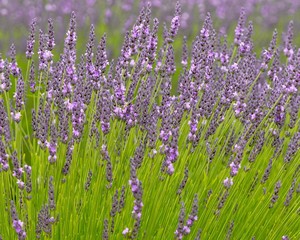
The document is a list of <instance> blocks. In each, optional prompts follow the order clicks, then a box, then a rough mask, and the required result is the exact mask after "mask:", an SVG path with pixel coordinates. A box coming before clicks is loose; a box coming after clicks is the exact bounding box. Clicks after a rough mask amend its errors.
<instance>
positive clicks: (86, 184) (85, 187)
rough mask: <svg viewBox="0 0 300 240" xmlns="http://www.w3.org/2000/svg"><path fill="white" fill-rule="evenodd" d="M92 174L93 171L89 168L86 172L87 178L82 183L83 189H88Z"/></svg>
mask: <svg viewBox="0 0 300 240" xmlns="http://www.w3.org/2000/svg"><path fill="white" fill-rule="evenodd" d="M92 176H93V173H92V171H91V170H89V173H88V176H87V179H86V182H85V185H84V189H85V191H88V190H89V188H90V185H91V181H92Z"/></svg>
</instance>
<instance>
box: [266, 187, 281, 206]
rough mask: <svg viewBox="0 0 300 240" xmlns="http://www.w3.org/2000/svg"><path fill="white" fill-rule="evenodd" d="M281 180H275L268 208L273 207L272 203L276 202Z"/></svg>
mask: <svg viewBox="0 0 300 240" xmlns="http://www.w3.org/2000/svg"><path fill="white" fill-rule="evenodd" d="M281 186H282V185H281V181H278V182H276V185H275V187H274V193H273V195H272V198H271V203H270V206H269V207H270V208H272V207H273V205H274V204H275V203H276V202H277V199H278V197H279V196H278V195H279V190H280V188H281Z"/></svg>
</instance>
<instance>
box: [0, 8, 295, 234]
mask: <svg viewBox="0 0 300 240" xmlns="http://www.w3.org/2000/svg"><path fill="white" fill-rule="evenodd" d="M181 18H182V10H181V6H180V5H179V3H177V5H176V11H175V15H174V16H173V18H172V20H171V22H170V24H169V25H168V26H166V25H165V28H164V32H163V43H162V45H161V46H159V45H158V38H159V37H160V36H159V35H158V27H159V21H158V20H157V19H152V17H151V7H150V5H147V6H146V7H144V8H142V10H141V12H140V15H139V16H138V18H137V19H136V22H135V24H134V26H133V28H132V30H131V31H128V32H126V34H125V37H124V43H123V45H122V48H121V54H120V56H119V57H118V58H117V59H115V60H110V59H108V57H107V52H106V41H107V38H108V39H109V36H106V35H104V36H102V37H101V39H100V40H97V37H96V34H95V28H94V26H93V25H92V26H91V27H90V33H89V40H88V43H87V45H86V50H85V54H83V55H81V56H77V49H76V43H77V33H76V17H75V13H74V12H73V13H72V14H71V19H70V25H69V29H68V32H67V34H66V38H65V42H64V50H63V52H62V53H61V54H60V56H59V60H58V61H54V60H53V57H54V56H53V53H52V52H53V50H54V48H55V46H56V43H55V39H54V32H53V31H54V27H53V21H52V20H51V19H50V20H49V21H48V30H47V31H43V30H39V32H38V38H36V36H35V35H36V34H35V32H37V31H36V30H37V29H36V22H35V20H34V21H33V22H32V24H31V26H30V34H29V37H28V41H27V51H26V58H27V69H26V70H24V69H22V68H21V67H20V65H19V64H18V62H17V60H16V50H15V46H14V45H11V48H10V55H9V56H8V57H7V58H6V57H5V56H2V57H1V59H0V87H1V89H0V90H1V92H0V124H1V125H0V136H1V139H0V163H1V169H0V176H1V183H0V194H1V197H0V215H1V216H2V219H3V221H1V222H0V236H2V237H0V238H3V239H11V238H16V237H18V238H19V239H25V238H27V239H34V238H37V239H40V238H42V239H44V238H46V237H50V238H52V239H81V238H84V239H95V238H100V237H101V236H102V239H121V238H122V237H124V238H127V239H152V238H157V239H172V238H174V237H175V238H176V239H183V238H185V237H186V238H187V239H192V238H193V239H200V237H201V238H203V239H223V238H226V239H279V238H282V239H299V238H300V234H299V231H298V226H297V222H299V213H300V210H299V209H300V201H299V197H300V181H299V170H300V155H299V152H298V149H299V147H300V146H299V145H300V129H299V101H300V96H299V86H300V50H299V49H298V48H296V47H295V46H294V44H293V22H291V23H290V24H289V27H288V31H287V34H286V36H285V38H284V39H285V40H284V45H283V46H278V44H277V38H278V36H277V35H278V33H277V31H276V30H275V31H274V33H273V36H272V38H271V41H270V45H269V46H268V47H267V48H266V49H264V50H263V51H262V53H261V55H260V56H259V57H257V56H256V55H255V54H254V53H253V47H254V43H253V40H252V33H253V26H252V23H251V22H249V23H246V17H245V12H244V11H243V10H242V11H241V13H240V18H239V20H238V24H237V27H236V29H235V36H234V43H233V44H232V45H230V44H228V43H227V40H226V39H223V38H220V37H219V36H218V35H217V33H216V30H215V29H214V27H213V24H212V20H211V17H210V14H207V15H206V18H205V21H204V24H203V27H202V29H201V31H200V32H199V34H198V36H197V37H196V38H195V40H194V41H193V44H192V46H189V45H188V42H187V41H186V38H184V39H183V50H182V57H181V60H180V61H179V62H181V64H180V66H179V68H178V67H177V68H176V65H175V62H178V59H176V57H175V55H174V47H173V42H174V39H175V38H176V35H177V33H178V29H179V26H180V22H181V20H180V19H181ZM36 44H37V45H38V51H37V53H35V52H34V49H35V47H34V46H35V45H36ZM283 58H284V60H285V61H284V63H282V60H283ZM177 78H178V79H177ZM174 82H178V87H177V88H176V87H175V86H176V85H175V84H174ZM172 88H176V92H177V94H176V95H172V94H171V90H172Z"/></svg>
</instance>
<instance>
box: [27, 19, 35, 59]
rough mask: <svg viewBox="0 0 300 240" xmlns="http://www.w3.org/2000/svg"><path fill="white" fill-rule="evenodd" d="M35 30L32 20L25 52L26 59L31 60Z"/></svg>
mask: <svg viewBox="0 0 300 240" xmlns="http://www.w3.org/2000/svg"><path fill="white" fill-rule="evenodd" d="M35 28H36V19H33V20H32V22H31V24H30V33H29V36H28V40H27V50H26V57H27V59H31V58H32V55H33V49H34V43H35Z"/></svg>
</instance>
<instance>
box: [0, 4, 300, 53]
mask: <svg viewBox="0 0 300 240" xmlns="http://www.w3.org/2000/svg"><path fill="white" fill-rule="evenodd" d="M148 2H149V1H147V0H140V1H138V0H48V1H47V0H0V23H1V24H0V52H1V53H2V54H3V55H6V54H7V52H8V51H9V46H10V45H11V44H12V43H14V44H15V45H16V47H17V52H18V54H21V53H23V52H24V51H25V46H26V40H27V35H28V31H29V24H30V22H31V20H32V19H33V18H36V19H37V22H38V28H41V29H42V30H43V29H44V30H45V29H46V28H47V20H48V18H53V20H54V24H55V38H56V48H55V51H58V52H59V51H60V50H61V49H62V47H63V39H64V36H65V32H66V30H67V26H68V23H69V18H70V13H71V12H72V11H75V12H76V15H77V30H78V45H77V46H78V49H79V53H81V52H80V49H83V46H85V43H86V40H87V38H88V33H89V27H90V24H91V23H92V24H94V25H95V29H96V36H97V38H98V39H100V37H101V36H102V34H103V33H107V38H108V44H107V46H108V52H109V55H110V57H116V56H117V55H118V53H119V51H120V48H121V47H120V45H121V44H122V43H123V38H124V34H125V32H126V31H127V30H130V28H131V26H132V25H133V24H134V22H135V20H136V17H137V16H138V13H139V11H140V9H141V8H142V7H143V6H145V5H146V4H147V3H148ZM150 3H151V5H152V16H153V17H157V18H158V19H159V21H160V31H162V28H163V23H164V22H166V24H167V26H169V24H170V21H171V19H172V17H173V15H174V11H175V4H176V1H175V0H152V1H150ZM181 6H182V17H181V27H180V31H179V37H177V39H181V40H180V41H178V40H176V41H177V42H175V47H176V46H177V47H178V48H181V43H182V37H183V36H184V35H186V36H187V39H188V40H189V43H191V41H192V40H193V39H194V37H195V36H196V35H197V33H198V32H199V30H200V29H201V27H202V24H203V20H204V18H205V15H206V13H207V12H210V13H211V15H212V17H213V22H214V27H215V28H216V29H217V31H218V32H219V33H220V34H221V35H225V34H226V35H227V36H228V40H229V43H231V42H232V40H233V37H234V34H233V33H234V28H235V26H236V24H237V20H238V17H239V13H240V10H241V8H242V7H244V9H245V11H246V14H247V18H248V20H251V21H253V24H254V35H253V38H254V45H255V51H257V52H260V51H261V49H262V47H264V46H267V45H268V43H269V41H270V39H271V37H272V32H273V30H274V28H277V30H278V32H279V34H282V33H283V32H284V31H285V30H286V29H287V24H288V22H289V21H290V20H293V21H294V30H295V33H297V32H299V30H300V1H299V0H248V1H244V0H182V1H181ZM295 41H296V42H300V35H299V34H298V35H297V34H295ZM82 52H83V51H82Z"/></svg>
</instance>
